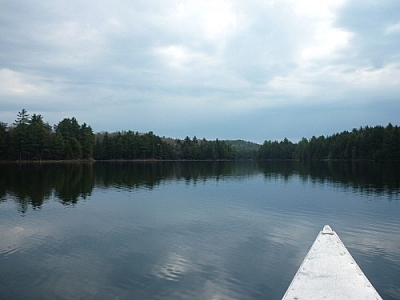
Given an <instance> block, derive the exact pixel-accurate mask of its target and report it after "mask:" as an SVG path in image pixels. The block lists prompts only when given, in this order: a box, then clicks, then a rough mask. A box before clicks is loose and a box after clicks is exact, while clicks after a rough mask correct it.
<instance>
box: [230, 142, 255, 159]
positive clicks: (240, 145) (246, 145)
mask: <svg viewBox="0 0 400 300" xmlns="http://www.w3.org/2000/svg"><path fill="white" fill-rule="evenodd" d="M224 142H225V143H227V144H228V145H231V146H232V147H233V148H234V149H235V150H236V159H256V158H257V151H258V149H260V148H261V145H260V144H257V143H253V142H249V141H244V140H224Z"/></svg>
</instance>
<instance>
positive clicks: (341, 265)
mask: <svg viewBox="0 0 400 300" xmlns="http://www.w3.org/2000/svg"><path fill="white" fill-rule="evenodd" d="M289 299H290V300H303V299H307V300H313V299H318V300H320V299H330V300H344V299H368V300H369V299H371V300H381V299H382V298H381V296H380V295H379V294H378V292H377V291H376V290H375V288H374V287H373V285H372V284H371V283H370V282H369V280H368V278H367V277H366V276H365V275H364V273H363V272H362V271H361V269H360V267H359V266H358V265H357V263H356V262H355V260H354V259H353V257H352V256H351V255H350V253H349V251H348V250H347V248H346V247H345V245H344V244H343V242H342V241H341V240H340V238H339V236H338V235H337V234H336V232H334V231H333V230H332V229H331V228H330V227H329V225H325V226H324V228H323V229H322V230H321V232H320V233H319V234H318V236H317V238H316V239H315V242H314V243H313V245H312V246H311V249H310V250H309V251H308V253H307V255H306V257H305V258H304V260H303V262H302V264H301V265H300V268H299V269H298V271H297V273H296V275H295V276H294V278H293V280H292V282H291V284H290V286H289V288H288V289H287V291H286V293H285V295H284V296H283V298H282V300H289Z"/></svg>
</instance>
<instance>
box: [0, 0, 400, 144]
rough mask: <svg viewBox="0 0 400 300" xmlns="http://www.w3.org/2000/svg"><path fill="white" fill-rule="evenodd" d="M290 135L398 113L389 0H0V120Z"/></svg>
mask: <svg viewBox="0 0 400 300" xmlns="http://www.w3.org/2000/svg"><path fill="white" fill-rule="evenodd" d="M22 109H26V110H27V111H28V113H30V114H40V115H42V116H43V119H44V121H46V122H48V123H49V124H50V125H54V124H57V123H58V122H60V121H61V120H62V119H64V118H72V117H75V118H76V119H77V120H78V122H79V124H83V123H86V124H88V125H90V126H91V127H92V128H93V130H94V131H95V132H101V131H108V132H114V131H127V130H132V131H139V132H149V131H153V132H154V134H156V135H159V136H166V137H172V138H185V137H186V136H189V137H193V136H196V137H197V138H206V139H210V140H212V139H216V138H218V139H243V140H248V141H253V142H257V143H262V142H263V141H264V140H282V139H284V138H285V137H286V138H288V139H289V140H292V141H294V142H295V141H298V140H300V139H301V138H302V137H306V138H311V137H312V136H313V135H315V136H320V135H324V136H327V135H332V134H334V133H337V132H342V131H344V130H348V131H350V130H352V129H353V128H359V127H361V126H367V125H368V126H376V125H383V126H386V125H387V124H388V123H389V122H390V123H392V124H393V125H400V122H399V116H400V1H398V0H380V1H372V0H365V1H355V0H324V1H311V0H280V1H273V0H271V1H268V0H263V1H258V0H254V1H242V0H240V1H239V0H232V1H228V0H201V1H196V0H192V1H172V0H153V1H144V0H129V1H125V0H115V1H105V0H96V1H92V0H85V1H80V0H79V1H78V0H68V1H62V0H60V1H54V0H30V1H28V0H26V1H20V0H13V1H8V0H0V121H1V122H4V123H8V124H9V125H11V124H12V123H13V122H14V121H15V119H16V117H17V114H18V112H19V111H21V110H22Z"/></svg>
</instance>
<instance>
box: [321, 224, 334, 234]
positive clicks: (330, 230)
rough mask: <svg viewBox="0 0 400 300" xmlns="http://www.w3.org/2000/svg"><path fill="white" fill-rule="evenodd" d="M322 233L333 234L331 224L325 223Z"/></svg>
mask: <svg viewBox="0 0 400 300" xmlns="http://www.w3.org/2000/svg"><path fill="white" fill-rule="evenodd" d="M322 234H333V230H332V228H331V227H330V226H329V225H325V226H324V228H323V229H322Z"/></svg>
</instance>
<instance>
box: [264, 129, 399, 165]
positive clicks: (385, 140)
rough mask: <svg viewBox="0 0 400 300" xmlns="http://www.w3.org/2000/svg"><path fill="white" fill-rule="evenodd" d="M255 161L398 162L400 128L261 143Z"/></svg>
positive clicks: (356, 130)
mask: <svg viewBox="0 0 400 300" xmlns="http://www.w3.org/2000/svg"><path fill="white" fill-rule="evenodd" d="M258 158H259V159H299V160H322V159H336V160H400V127H398V126H393V125H392V124H390V123H389V124H388V125H387V127H383V126H375V127H368V126H366V127H361V128H360V129H356V128H354V129H353V130H352V131H351V132H348V131H343V132H342V133H336V134H334V135H332V136H328V137H324V136H320V137H318V138H317V137H315V136H313V137H312V138H311V139H309V140H307V139H306V138H302V139H301V141H299V142H298V143H297V144H293V143H291V142H289V141H288V140H287V139H285V140H284V141H282V142H277V141H274V142H272V141H265V142H264V144H263V145H262V147H261V148H260V150H259V151H258Z"/></svg>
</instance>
